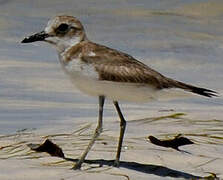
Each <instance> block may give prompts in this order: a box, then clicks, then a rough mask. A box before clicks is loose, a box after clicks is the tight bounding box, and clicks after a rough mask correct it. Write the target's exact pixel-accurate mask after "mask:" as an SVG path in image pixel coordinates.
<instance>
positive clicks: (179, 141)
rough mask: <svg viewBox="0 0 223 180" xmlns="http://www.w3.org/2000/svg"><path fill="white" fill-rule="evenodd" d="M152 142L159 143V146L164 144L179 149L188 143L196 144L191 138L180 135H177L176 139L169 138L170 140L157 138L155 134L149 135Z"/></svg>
mask: <svg viewBox="0 0 223 180" xmlns="http://www.w3.org/2000/svg"><path fill="white" fill-rule="evenodd" d="M148 138H149V140H150V141H151V143H153V144H155V145H158V146H163V147H167V148H173V149H176V150H177V151H179V149H178V147H179V146H183V145H188V144H194V143H193V142H192V141H191V140H189V139H187V138H185V137H181V136H180V135H178V136H176V137H175V138H174V139H169V140H159V139H157V138H155V137H154V136H149V137H148Z"/></svg>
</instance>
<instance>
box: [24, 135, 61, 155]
mask: <svg viewBox="0 0 223 180" xmlns="http://www.w3.org/2000/svg"><path fill="white" fill-rule="evenodd" d="M28 147H30V148H31V149H32V150H34V151H37V152H47V153H48V154H50V155H51V156H56V157H61V158H64V153H63V151H62V149H61V148H60V147H59V146H58V145H56V144H54V143H52V142H51V141H50V140H49V139H46V140H45V142H44V143H43V144H28Z"/></svg>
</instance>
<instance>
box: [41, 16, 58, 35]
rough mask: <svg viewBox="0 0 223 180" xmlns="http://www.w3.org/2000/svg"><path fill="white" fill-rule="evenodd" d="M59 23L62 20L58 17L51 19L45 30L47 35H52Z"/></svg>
mask: <svg viewBox="0 0 223 180" xmlns="http://www.w3.org/2000/svg"><path fill="white" fill-rule="evenodd" d="M59 23H60V20H59V18H58V17H55V18H53V19H50V20H49V21H48V23H47V26H46V28H45V32H46V33H50V32H52V31H53V30H54V27H56V26H57V24H59Z"/></svg>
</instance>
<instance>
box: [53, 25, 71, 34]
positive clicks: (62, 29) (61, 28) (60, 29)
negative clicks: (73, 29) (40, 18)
mask: <svg viewBox="0 0 223 180" xmlns="http://www.w3.org/2000/svg"><path fill="white" fill-rule="evenodd" d="M68 28H69V25H67V24H61V25H59V26H58V28H57V29H56V32H58V33H65V32H67V30H68Z"/></svg>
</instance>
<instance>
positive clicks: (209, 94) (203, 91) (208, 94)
mask: <svg viewBox="0 0 223 180" xmlns="http://www.w3.org/2000/svg"><path fill="white" fill-rule="evenodd" d="M171 81H172V83H171V84H172V85H173V87H177V88H181V89H184V90H186V91H189V92H192V93H195V94H199V95H201V96H206V97H218V93H217V92H216V91H213V90H210V89H205V88H200V87H196V86H192V85H189V84H186V83H182V82H180V81H175V80H171Z"/></svg>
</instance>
